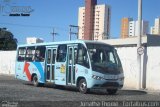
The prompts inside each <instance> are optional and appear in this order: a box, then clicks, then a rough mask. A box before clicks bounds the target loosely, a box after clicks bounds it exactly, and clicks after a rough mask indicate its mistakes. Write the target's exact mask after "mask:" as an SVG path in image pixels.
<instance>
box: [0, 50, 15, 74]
mask: <svg viewBox="0 0 160 107" xmlns="http://www.w3.org/2000/svg"><path fill="white" fill-rule="evenodd" d="M15 59H16V51H0V74H14V73H15Z"/></svg>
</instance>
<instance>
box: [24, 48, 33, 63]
mask: <svg viewBox="0 0 160 107" xmlns="http://www.w3.org/2000/svg"><path fill="white" fill-rule="evenodd" d="M34 54H35V47H28V48H27V53H26V61H34Z"/></svg>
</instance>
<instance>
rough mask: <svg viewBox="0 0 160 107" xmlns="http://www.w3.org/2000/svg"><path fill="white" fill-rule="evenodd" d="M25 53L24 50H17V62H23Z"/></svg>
mask: <svg viewBox="0 0 160 107" xmlns="http://www.w3.org/2000/svg"><path fill="white" fill-rule="evenodd" d="M25 53H26V48H24V47H23V48H19V49H18V57H17V61H20V62H23V61H24V59H25Z"/></svg>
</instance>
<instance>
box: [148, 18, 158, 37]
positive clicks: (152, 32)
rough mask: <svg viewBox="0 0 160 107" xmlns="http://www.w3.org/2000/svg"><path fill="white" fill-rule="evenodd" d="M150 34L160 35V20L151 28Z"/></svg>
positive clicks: (156, 20)
mask: <svg viewBox="0 0 160 107" xmlns="http://www.w3.org/2000/svg"><path fill="white" fill-rule="evenodd" d="M150 33H151V34H156V35H160V18H156V19H155V23H154V26H153V27H151V31H150Z"/></svg>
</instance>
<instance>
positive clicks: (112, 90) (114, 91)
mask: <svg viewBox="0 0 160 107" xmlns="http://www.w3.org/2000/svg"><path fill="white" fill-rule="evenodd" d="M107 92H108V94H110V95H112V94H116V92H117V89H107Z"/></svg>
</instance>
